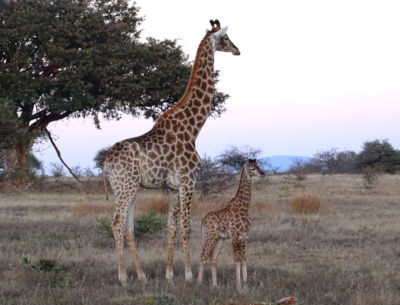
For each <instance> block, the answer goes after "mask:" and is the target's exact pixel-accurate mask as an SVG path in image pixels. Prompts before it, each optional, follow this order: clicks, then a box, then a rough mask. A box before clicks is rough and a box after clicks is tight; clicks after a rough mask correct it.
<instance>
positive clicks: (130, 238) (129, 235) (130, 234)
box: [125, 199, 146, 282]
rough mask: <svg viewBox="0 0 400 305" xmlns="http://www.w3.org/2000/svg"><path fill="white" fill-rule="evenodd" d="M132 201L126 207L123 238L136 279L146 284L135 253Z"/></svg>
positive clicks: (140, 264)
mask: <svg viewBox="0 0 400 305" xmlns="http://www.w3.org/2000/svg"><path fill="white" fill-rule="evenodd" d="M134 200H135V199H133V200H132V201H131V203H130V205H129V207H128V216H127V219H126V223H127V230H126V231H125V238H126V242H127V244H128V247H129V251H130V253H131V255H132V259H133V263H134V265H135V268H136V274H137V277H138V279H139V280H140V281H142V282H146V275H145V273H144V272H143V267H142V263H141V262H140V259H139V255H138V253H137V248H136V244H135V233H134V222H133V219H134V208H135V205H134Z"/></svg>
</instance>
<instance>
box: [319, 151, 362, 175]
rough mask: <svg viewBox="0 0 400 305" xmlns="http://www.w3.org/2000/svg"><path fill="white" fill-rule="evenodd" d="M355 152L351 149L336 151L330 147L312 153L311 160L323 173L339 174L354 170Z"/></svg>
mask: <svg viewBox="0 0 400 305" xmlns="http://www.w3.org/2000/svg"><path fill="white" fill-rule="evenodd" d="M355 157H356V153H355V152H352V151H341V152H340V151H338V150H337V149H336V148H332V149H330V150H326V151H319V152H317V153H316V154H314V156H313V159H312V162H313V163H315V164H316V165H318V166H319V167H320V169H321V171H322V172H323V173H328V174H335V173H336V174H339V173H351V172H354V160H355Z"/></svg>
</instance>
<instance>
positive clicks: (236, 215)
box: [197, 160, 264, 291]
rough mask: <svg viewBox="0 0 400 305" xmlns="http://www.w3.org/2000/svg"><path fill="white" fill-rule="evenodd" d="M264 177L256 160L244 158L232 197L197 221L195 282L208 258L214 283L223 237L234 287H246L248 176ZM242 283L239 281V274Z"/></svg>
mask: <svg viewBox="0 0 400 305" xmlns="http://www.w3.org/2000/svg"><path fill="white" fill-rule="evenodd" d="M254 176H264V172H263V171H262V170H261V169H260V168H259V167H258V165H257V162H256V160H248V161H247V162H246V163H245V164H244V165H243V167H242V170H241V175H240V182H239V187H238V190H237V193H236V196H235V197H234V198H233V199H231V200H230V201H229V202H228V204H227V205H226V206H225V207H224V208H222V209H220V210H218V211H211V212H209V213H208V214H207V215H206V216H205V217H204V219H203V221H202V223H201V233H202V245H203V249H202V252H201V256H200V266H199V275H198V278H197V281H198V283H199V284H200V283H202V281H203V271H204V264H205V262H206V261H207V259H210V265H211V273H212V285H213V286H217V259H218V255H219V252H220V251H221V247H222V245H223V242H224V240H225V239H229V238H232V247H233V260H234V263H235V272H236V289H237V290H238V291H241V290H242V288H244V287H247V267H246V243H247V239H248V236H247V235H248V232H249V229H250V225H251V219H250V216H249V207H250V201H251V178H252V177H254ZM241 273H242V278H243V286H242V284H241V276H240V274H241Z"/></svg>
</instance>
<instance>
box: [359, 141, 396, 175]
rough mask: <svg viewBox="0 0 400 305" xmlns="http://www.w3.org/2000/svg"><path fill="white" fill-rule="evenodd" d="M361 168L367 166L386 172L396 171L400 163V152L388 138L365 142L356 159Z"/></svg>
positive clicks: (363, 168)
mask: <svg viewBox="0 0 400 305" xmlns="http://www.w3.org/2000/svg"><path fill="white" fill-rule="evenodd" d="M355 164H356V167H357V168H358V169H360V170H365V169H367V168H370V169H374V170H376V171H381V172H385V173H394V172H395V170H396V167H397V166H399V165H400V153H399V151H396V150H395V149H394V148H393V147H392V145H391V144H390V143H389V142H388V141H387V140H374V141H368V142H365V143H364V145H363V149H362V150H361V152H360V153H359V154H358V156H357V158H356V160H355Z"/></svg>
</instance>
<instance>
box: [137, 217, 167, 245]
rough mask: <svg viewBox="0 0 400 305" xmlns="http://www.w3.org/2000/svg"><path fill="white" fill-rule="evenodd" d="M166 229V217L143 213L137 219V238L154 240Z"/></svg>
mask: <svg viewBox="0 0 400 305" xmlns="http://www.w3.org/2000/svg"><path fill="white" fill-rule="evenodd" d="M165 227H166V220H165V218H164V217H162V216H160V215H157V214H156V213H154V212H150V213H143V214H141V215H139V216H138V217H136V218H135V237H137V238H139V239H140V238H142V239H148V238H153V237H154V236H155V235H156V234H157V233H159V232H161V231H163V230H164V229H165Z"/></svg>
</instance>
